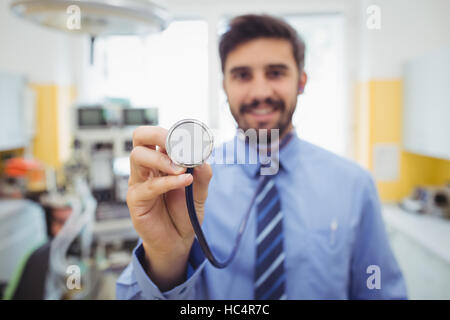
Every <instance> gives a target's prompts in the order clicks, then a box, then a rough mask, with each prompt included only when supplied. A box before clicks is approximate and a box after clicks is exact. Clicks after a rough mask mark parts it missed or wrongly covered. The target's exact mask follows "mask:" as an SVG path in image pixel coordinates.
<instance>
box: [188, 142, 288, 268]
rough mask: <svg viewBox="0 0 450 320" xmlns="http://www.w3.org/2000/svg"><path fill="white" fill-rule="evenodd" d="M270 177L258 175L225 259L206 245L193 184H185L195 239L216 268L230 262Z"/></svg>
mask: <svg viewBox="0 0 450 320" xmlns="http://www.w3.org/2000/svg"><path fill="white" fill-rule="evenodd" d="M291 138H292V134H289V135H288V136H287V137H286V139H284V141H283V142H282V143H281V145H280V149H281V148H282V147H283V146H284V145H286V144H287V143H288V142H289V140H290V139H291ZM186 172H187V173H190V174H193V173H194V168H187V170H186ZM267 179H270V176H268V175H266V176H260V181H259V184H258V187H257V188H256V191H255V193H254V194H253V197H252V199H251V201H250V205H249V207H248V209H247V212H246V213H245V215H244V218H243V219H242V221H241V224H240V226H239V230H238V234H237V236H236V241H235V244H234V247H233V249H232V251H231V253H230V255H229V256H228V258H227V259H225V260H224V261H219V260H217V258H216V257H215V256H214V254H213V253H212V251H211V249H210V247H209V245H208V241H207V240H206V237H205V235H204V233H203V230H202V227H201V225H200V221H199V220H198V217H197V212H196V210H195V204H194V191H193V184H194V183H191V184H190V185H189V186H187V187H186V188H185V195H186V205H187V209H188V213H189V219H190V220H191V224H192V228H193V229H194V233H195V235H196V237H197V241H198V243H199V245H200V248H201V249H202V251H203V254H204V255H205V257H206V258H207V259H208V260H209V262H210V263H211V264H212V265H213V266H214V267H216V268H219V269H223V268H225V267H226V266H228V265H229V264H230V262H231V261H232V260H233V258H234V257H235V255H236V253H237V251H238V249H239V245H240V242H241V239H242V235H243V234H244V231H245V228H246V226H247V223H248V220H249V217H250V214H251V212H252V207H253V205H254V204H255V201H256V198H257V196H258V194H259V193H260V192H261V191H262V190H261V189H262V188H263V187H264V186H265V184H266V180H267Z"/></svg>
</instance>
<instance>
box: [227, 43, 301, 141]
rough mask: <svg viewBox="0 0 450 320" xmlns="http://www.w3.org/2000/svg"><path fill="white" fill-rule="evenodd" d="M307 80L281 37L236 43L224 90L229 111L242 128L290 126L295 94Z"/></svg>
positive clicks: (229, 63)
mask: <svg viewBox="0 0 450 320" xmlns="http://www.w3.org/2000/svg"><path fill="white" fill-rule="evenodd" d="M305 84H306V74H305V73H302V74H301V75H300V73H299V70H298V67H297V64H296V62H295V59H294V55H293V52H292V45H291V43H290V42H289V41H287V40H284V39H273V38H258V39H255V40H251V41H248V42H245V43H243V44H241V45H239V46H238V47H237V48H235V49H234V50H233V51H231V52H230V53H229V55H228V57H227V60H226V63H225V68H224V81H223V86H224V90H225V92H226V94H227V96H228V102H229V104H230V108H231V113H232V114H233V117H234V119H235V120H236V122H237V123H238V126H239V128H241V129H243V130H244V131H245V130H247V129H249V128H253V129H268V130H270V129H280V132H279V134H280V137H281V136H283V134H284V133H286V132H287V131H288V129H290V128H291V127H292V115H293V113H294V111H295V106H296V104H297V95H298V94H299V93H301V92H302V90H303V87H304V86H305Z"/></svg>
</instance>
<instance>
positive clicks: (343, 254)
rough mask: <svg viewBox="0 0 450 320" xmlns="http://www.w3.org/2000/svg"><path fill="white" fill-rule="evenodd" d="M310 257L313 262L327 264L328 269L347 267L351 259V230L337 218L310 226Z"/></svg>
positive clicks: (330, 270) (331, 270) (331, 271)
mask: <svg viewBox="0 0 450 320" xmlns="http://www.w3.org/2000/svg"><path fill="white" fill-rule="evenodd" d="M308 238H309V239H308V240H309V241H308V247H309V255H310V259H311V261H312V262H313V263H316V264H321V265H322V267H323V265H324V264H325V265H328V269H329V270H328V271H329V272H330V273H334V272H333V269H335V268H339V269H341V268H347V267H348V266H349V263H350V259H351V251H352V240H351V239H352V231H351V229H350V228H349V227H348V226H345V225H340V224H339V222H338V221H337V220H332V221H330V222H329V223H328V224H326V223H323V224H322V225H320V226H315V227H312V228H310V230H309V237H308Z"/></svg>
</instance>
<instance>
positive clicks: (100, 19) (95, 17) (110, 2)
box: [10, 0, 169, 37]
mask: <svg viewBox="0 0 450 320" xmlns="http://www.w3.org/2000/svg"><path fill="white" fill-rule="evenodd" d="M10 8H11V10H12V11H13V12H15V13H16V14H17V15H18V16H20V17H22V18H25V19H27V20H29V21H32V22H34V23H37V24H40V25H43V26H46V27H50V28H55V29H58V30H61V31H65V32H71V33H81V34H89V35H91V36H92V37H97V36H110V35H144V34H148V33H153V32H159V31H162V30H164V29H165V28H166V26H167V25H168V23H169V14H168V12H167V10H166V9H165V7H164V6H162V5H161V1H154V0H12V1H11V4H10Z"/></svg>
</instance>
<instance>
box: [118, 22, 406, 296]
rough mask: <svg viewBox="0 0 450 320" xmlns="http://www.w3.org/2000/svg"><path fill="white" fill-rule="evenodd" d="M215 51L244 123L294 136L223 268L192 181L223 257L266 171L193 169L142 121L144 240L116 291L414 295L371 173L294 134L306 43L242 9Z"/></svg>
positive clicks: (135, 203) (137, 200)
mask: <svg viewBox="0 0 450 320" xmlns="http://www.w3.org/2000/svg"><path fill="white" fill-rule="evenodd" d="M219 51H220V58H221V61H222V70H223V74H224V80H223V87H224V90H225V92H226V94H227V96H228V101H229V105H230V108H231V112H232V114H233V116H234V118H235V119H236V122H237V124H238V127H239V128H240V129H242V130H244V131H245V130H248V129H256V130H259V132H262V130H261V129H278V130H279V138H280V140H281V141H284V142H286V145H285V146H283V147H281V149H280V150H279V167H280V168H279V170H277V172H276V174H274V175H273V176H272V177H271V179H267V181H268V182H267V184H266V185H265V186H264V188H263V191H261V194H260V195H258V199H257V203H256V205H255V207H254V208H253V212H252V216H251V219H250V221H249V224H248V226H247V229H246V230H245V233H244V236H243V239H242V243H241V246H240V248H239V251H238V252H237V254H236V256H235V258H234V260H233V261H232V262H231V264H230V265H229V266H227V267H226V268H224V269H217V268H215V267H213V266H212V265H211V264H210V263H209V262H208V261H207V260H206V259H205V258H204V256H203V255H202V253H201V251H200V249H199V247H198V245H197V242H196V241H194V238H195V237H194V232H193V229H192V227H191V224H190V221H189V218H188V212H187V208H186V203H185V196H184V187H185V186H188V185H190V184H191V183H193V188H194V199H195V205H196V210H197V213H198V216H199V218H200V220H203V218H204V221H203V229H204V232H205V234H206V237H207V239H208V240H209V242H210V243H211V246H212V249H213V251H214V253H215V254H216V255H217V256H218V257H219V258H222V259H223V258H224V257H226V256H227V255H228V254H229V252H230V251H231V248H232V246H233V243H234V240H235V237H236V234H237V228H238V226H239V223H240V221H241V219H242V216H243V215H244V213H245V210H246V208H247V206H248V205H249V201H250V200H249V199H251V198H252V195H253V193H254V192H255V190H256V189H257V187H258V181H259V180H258V178H259V177H258V176H259V175H260V171H259V170H258V168H261V167H260V166H259V165H247V164H235V165H224V164H212V165H209V164H203V165H202V166H201V167H196V168H195V170H194V173H193V175H190V174H186V173H185V171H186V170H185V169H184V168H180V167H177V166H176V165H174V164H173V163H172V162H171V160H170V159H169V157H168V156H167V153H166V151H165V150H164V144H165V138H166V136H167V130H166V129H163V128H159V127H141V128H138V129H137V130H136V131H135V133H134V136H133V143H134V149H133V151H132V154H131V176H130V181H129V190H128V194H127V203H128V206H129V209H130V214H131V218H132V220H133V224H134V227H135V228H136V230H137V232H138V234H139V236H140V238H141V241H140V243H139V245H138V246H137V248H136V249H135V250H134V251H133V259H132V262H131V263H130V265H129V266H128V267H127V268H126V270H125V271H124V272H123V273H122V275H121V277H120V278H119V279H118V281H117V297H118V298H120V299H286V298H287V299H391V298H392V299H403V298H406V289H405V285H404V281H403V278H402V275H401V272H400V270H399V268H398V266H397V263H396V261H395V259H394V257H393V255H392V252H391V249H390V246H389V243H388V239H387V236H386V233H385V230H384V225H383V222H382V218H381V214H380V205H379V201H378V198H377V193H376V189H375V186H374V183H373V180H372V178H371V177H370V174H369V173H368V172H366V171H365V170H363V169H362V168H360V167H359V166H357V165H356V164H354V163H352V162H350V161H348V160H345V159H343V158H340V157H338V156H336V155H333V154H332V153H330V152H327V151H325V150H323V149H321V148H319V147H316V146H314V145H311V144H309V143H307V142H305V141H303V140H301V139H299V138H298V136H297V135H296V133H295V131H294V129H293V126H292V115H293V113H294V111H295V107H296V104H297V97H298V95H300V94H301V93H302V92H303V89H304V87H305V85H306V82H307V77H306V74H305V72H304V71H303V64H304V51H305V46H304V44H303V41H302V40H301V38H300V37H299V36H298V35H297V34H296V32H295V31H294V30H293V29H292V27H290V26H289V25H288V24H287V23H285V22H284V21H282V20H280V19H277V18H274V17H271V16H267V15H261V16H259V15H245V16H240V17H237V18H235V19H234V20H232V21H231V24H230V28H229V30H228V31H227V32H226V33H225V34H224V35H223V36H222V38H221V41H220V47H219ZM233 141H234V142H235V143H238V144H241V145H242V144H245V143H246V142H245V141H241V140H240V139H238V138H235V139H234V140H233ZM277 141H278V140H277ZM242 156H243V155H241V154H237V155H236V157H237V158H240V157H242ZM238 160H239V159H238ZM241 160H242V159H241ZM238 162H239V161H238ZM239 163H242V162H239ZM213 172H214V174H213ZM193 244H194V245H193Z"/></svg>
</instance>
